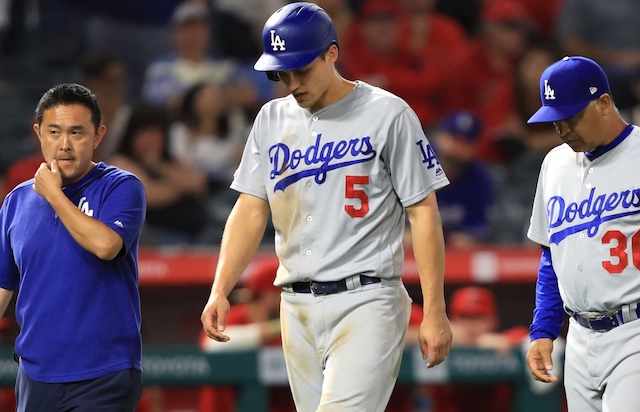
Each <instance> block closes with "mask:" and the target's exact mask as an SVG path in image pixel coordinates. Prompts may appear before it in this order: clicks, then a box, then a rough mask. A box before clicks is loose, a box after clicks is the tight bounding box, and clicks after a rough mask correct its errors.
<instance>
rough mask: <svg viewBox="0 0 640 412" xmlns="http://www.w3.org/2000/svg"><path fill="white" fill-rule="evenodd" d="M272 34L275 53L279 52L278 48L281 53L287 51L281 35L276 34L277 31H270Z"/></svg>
mask: <svg viewBox="0 0 640 412" xmlns="http://www.w3.org/2000/svg"><path fill="white" fill-rule="evenodd" d="M270 33H271V46H272V47H273V51H278V47H279V48H280V51H283V50H286V49H285V47H284V40H282V39H281V38H280V35H279V34H276V31H275V30H270Z"/></svg>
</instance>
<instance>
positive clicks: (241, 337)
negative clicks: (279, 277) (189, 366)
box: [198, 258, 295, 412]
mask: <svg viewBox="0 0 640 412" xmlns="http://www.w3.org/2000/svg"><path fill="white" fill-rule="evenodd" d="M254 265H255V266H254V267H253V270H252V268H251V267H250V268H249V269H248V277H247V278H246V280H245V282H244V286H245V291H244V292H246V295H247V296H246V298H247V300H246V302H244V303H238V304H235V305H232V306H231V309H230V310H229V313H228V314H227V327H226V329H225V334H227V335H228V336H229V338H230V339H229V341H228V342H226V343H225V344H221V343H220V342H216V341H214V340H212V339H209V337H207V335H206V334H205V333H204V331H203V332H202V334H201V335H200V339H199V346H200V349H202V350H203V351H204V352H209V353H211V352H222V351H225V352H228V351H233V350H248V349H258V348H259V347H261V346H269V345H278V346H280V345H282V341H281V338H280V293H281V292H282V289H281V288H279V287H277V286H274V285H273V281H274V280H275V276H276V271H277V269H278V265H279V262H278V259H276V258H269V259H265V260H261V261H258V262H256V263H255V264H254ZM198 410H199V411H200V412H205V411H206V412H232V411H234V410H235V389H234V388H232V387H204V388H201V390H200V405H199V409H198ZM269 411H270V412H295V406H294V403H293V398H292V397H291V391H290V389H289V388H288V387H274V388H271V390H270V406H269Z"/></svg>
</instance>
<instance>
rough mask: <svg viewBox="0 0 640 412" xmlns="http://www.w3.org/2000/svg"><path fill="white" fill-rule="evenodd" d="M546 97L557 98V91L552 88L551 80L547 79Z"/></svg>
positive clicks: (545, 84)
mask: <svg viewBox="0 0 640 412" xmlns="http://www.w3.org/2000/svg"><path fill="white" fill-rule="evenodd" d="M593 93H595V92H592V93H591V94H593ZM544 98H545V99H546V100H555V99H556V92H555V90H553V89H552V88H551V86H549V80H545V81H544Z"/></svg>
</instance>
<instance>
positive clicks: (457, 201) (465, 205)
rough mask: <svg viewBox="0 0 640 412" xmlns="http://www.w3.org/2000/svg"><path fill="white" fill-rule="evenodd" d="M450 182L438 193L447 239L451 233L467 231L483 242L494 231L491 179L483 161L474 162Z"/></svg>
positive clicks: (439, 207) (443, 227)
mask: <svg viewBox="0 0 640 412" xmlns="http://www.w3.org/2000/svg"><path fill="white" fill-rule="evenodd" d="M445 172H446V170H445ZM450 181H451V184H449V185H448V186H445V187H443V188H442V189H440V190H438V194H437V196H438V209H439V210H440V216H441V217H442V229H443V230H444V234H445V238H446V236H447V234H448V233H451V232H463V233H466V234H468V235H471V236H473V237H474V238H476V239H478V240H482V238H485V237H486V236H487V235H488V234H489V232H490V222H489V208H490V207H491V203H492V201H493V181H492V179H491V176H490V175H489V173H488V172H487V170H486V169H485V168H484V166H483V165H482V164H481V163H480V162H477V161H473V162H470V163H469V164H467V165H466V166H465V167H464V168H463V169H462V170H461V171H460V173H459V174H458V175H457V176H455V177H452V178H450Z"/></svg>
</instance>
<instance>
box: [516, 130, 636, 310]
mask: <svg viewBox="0 0 640 412" xmlns="http://www.w3.org/2000/svg"><path fill="white" fill-rule="evenodd" d="M615 143H617V145H616V144H615ZM611 146H613V147H611ZM608 149H609V150H608V151H605V152H604V153H598V152H597V151H596V152H595V153H576V152H574V151H573V150H572V149H571V148H570V147H569V146H568V145H566V144H563V145H561V146H558V147H556V148H555V149H553V150H551V151H550V152H549V153H548V154H547V156H546V158H545V160H544V162H543V164H542V168H541V171H540V177H539V180H538V188H537V191H536V195H535V200H534V204H533V213H532V216H531V226H530V227H529V231H528V237H529V238H530V239H531V240H533V241H534V242H536V243H539V244H541V245H544V246H549V247H550V248H551V255H552V256H553V268H554V270H555V272H556V274H557V277H558V284H559V289H560V295H561V297H562V301H563V302H564V304H565V305H566V306H567V307H568V308H569V309H571V310H572V311H574V312H583V313H584V312H607V311H612V310H617V309H619V308H620V307H621V306H622V305H623V304H629V303H633V302H638V301H640V273H639V271H640V173H639V171H638V161H639V160H638V159H640V129H639V128H638V127H637V126H636V127H633V129H632V130H631V133H630V134H629V135H628V136H627V135H626V134H625V133H623V134H622V135H621V136H619V137H618V138H617V139H616V141H614V144H612V145H610V146H609V147H608Z"/></svg>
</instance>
